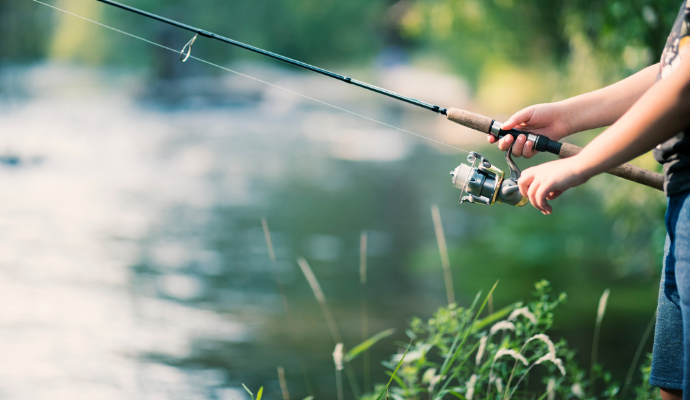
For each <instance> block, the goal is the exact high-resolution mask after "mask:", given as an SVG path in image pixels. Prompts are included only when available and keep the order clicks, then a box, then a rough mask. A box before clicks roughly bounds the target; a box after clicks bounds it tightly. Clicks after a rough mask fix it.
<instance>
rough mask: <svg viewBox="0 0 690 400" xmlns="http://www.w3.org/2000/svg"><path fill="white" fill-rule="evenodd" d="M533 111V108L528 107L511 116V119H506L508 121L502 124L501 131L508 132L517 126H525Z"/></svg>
mask: <svg viewBox="0 0 690 400" xmlns="http://www.w3.org/2000/svg"><path fill="white" fill-rule="evenodd" d="M534 109H535V107H534V106H529V107H527V108H524V109H522V110H520V111H518V112H516V113H515V114H513V116H512V117H510V118H508V120H507V121H506V122H505V123H504V124H503V129H505V130H509V129H513V128H515V127H516V126H518V125H521V124H526V123H527V122H529V120H530V118H532V115H533V114H534Z"/></svg>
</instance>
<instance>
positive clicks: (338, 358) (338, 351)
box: [333, 343, 343, 371]
mask: <svg viewBox="0 0 690 400" xmlns="http://www.w3.org/2000/svg"><path fill="white" fill-rule="evenodd" d="M333 363H335V369H337V370H338V371H342V370H343V344H342V343H338V344H336V345H335V350H333Z"/></svg>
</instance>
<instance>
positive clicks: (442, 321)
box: [362, 281, 652, 400]
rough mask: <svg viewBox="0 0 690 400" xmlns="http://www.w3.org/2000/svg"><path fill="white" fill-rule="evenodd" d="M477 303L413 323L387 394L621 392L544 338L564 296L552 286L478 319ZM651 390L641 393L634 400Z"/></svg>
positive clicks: (596, 369) (606, 395)
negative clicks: (528, 299)
mask: <svg viewBox="0 0 690 400" xmlns="http://www.w3.org/2000/svg"><path fill="white" fill-rule="evenodd" d="M494 287H495V286H494ZM492 291H493V289H492ZM490 295H491V293H490V294H489V296H490ZM489 296H487V297H486V299H488V298H489ZM479 299H480V296H479V295H477V297H476V298H475V300H474V302H473V303H472V305H470V307H468V308H461V307H457V306H455V305H454V304H451V305H449V306H448V307H442V308H440V309H439V310H438V311H437V312H436V313H435V314H434V315H433V317H432V318H430V319H429V320H428V321H426V322H425V321H422V320H421V319H419V318H414V319H413V320H412V322H411V326H410V329H408V330H407V331H406V333H407V335H408V336H409V337H410V338H411V340H412V342H411V343H412V344H411V345H410V347H409V351H408V352H407V356H406V357H405V359H404V363H402V366H400V368H399V371H398V373H397V375H394V376H393V378H392V379H393V380H394V381H395V384H394V385H391V387H390V388H389V390H390V396H391V397H392V398H393V399H396V400H402V399H427V398H428V399H430V400H434V399H440V398H454V397H457V398H460V399H465V400H472V399H481V398H485V399H487V400H488V399H504V400H509V399H523V398H524V399H549V400H551V399H555V398H561V399H567V398H588V399H613V398H616V396H617V395H618V392H619V388H620V386H619V384H618V383H617V382H614V381H613V380H612V378H611V374H610V373H608V372H605V371H604V370H603V368H602V367H601V365H599V364H595V365H594V366H593V367H592V368H591V370H592V374H591V377H590V379H589V380H587V378H586V376H587V374H586V371H585V370H584V369H582V368H580V367H579V366H578V365H577V363H576V361H575V360H574V356H575V351H573V350H569V349H568V347H567V344H566V342H565V341H563V340H560V341H558V342H556V343H554V342H552V341H551V339H550V338H549V337H548V336H547V335H546V333H547V332H548V331H549V330H550V329H551V328H552V326H553V323H554V310H555V309H556V308H557V307H558V306H559V305H560V304H561V303H563V302H564V301H565V300H566V295H565V293H561V294H559V295H554V294H553V293H552V291H551V287H550V284H549V282H547V281H541V282H538V283H536V284H535V291H534V299H533V300H532V301H531V302H529V303H528V304H527V305H523V304H521V303H515V304H513V305H511V306H509V307H506V308H504V309H502V310H499V311H497V312H495V313H493V314H490V315H488V316H485V317H484V318H479V316H480V315H481V313H482V310H483V307H484V305H485V304H486V300H484V303H483V305H482V306H481V307H479V308H477V304H478V303H479ZM400 360H401V357H400V355H394V356H393V357H392V358H391V360H390V361H389V362H384V363H383V364H384V365H386V366H387V367H389V368H390V369H393V368H394V367H395V366H396V364H398V365H399V363H400ZM530 379H531V382H530ZM593 383H599V385H597V386H592V384H593ZM602 384H603V387H602ZM379 389H380V387H377V392H378V391H379ZM597 389H598V390H599V392H596V390H597ZM601 389H603V391H601ZM650 390H652V389H649V388H647V389H643V388H638V389H637V392H638V398H639V397H640V396H641V394H640V393H651V392H650ZM641 391H642V392H641ZM588 392H591V393H593V395H592V396H586V395H585V393H588ZM371 397H372V396H370V395H368V396H364V397H362V399H369V398H371Z"/></svg>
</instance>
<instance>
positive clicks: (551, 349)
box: [525, 333, 556, 358]
mask: <svg viewBox="0 0 690 400" xmlns="http://www.w3.org/2000/svg"><path fill="white" fill-rule="evenodd" d="M532 340H541V341H542V342H544V343H546V346H548V348H549V354H552V355H553V357H554V358H556V347H555V346H554V345H553V342H552V341H551V339H549V337H548V336H546V335H544V334H543V333H540V334H538V335H534V336H532V337H531V338H529V340H527V342H525V344H527V343H529V342H531V341H532Z"/></svg>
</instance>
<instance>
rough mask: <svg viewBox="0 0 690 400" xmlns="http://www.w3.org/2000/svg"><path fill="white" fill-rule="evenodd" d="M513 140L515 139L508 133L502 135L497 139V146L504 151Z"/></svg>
mask: <svg viewBox="0 0 690 400" xmlns="http://www.w3.org/2000/svg"><path fill="white" fill-rule="evenodd" d="M514 140H515V139H514V138H513V137H512V136H510V135H506V136H503V137H502V138H501V139H500V140H499V141H498V148H499V149H501V150H503V151H506V150H508V147H510V144H511V143H513V141H514Z"/></svg>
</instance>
